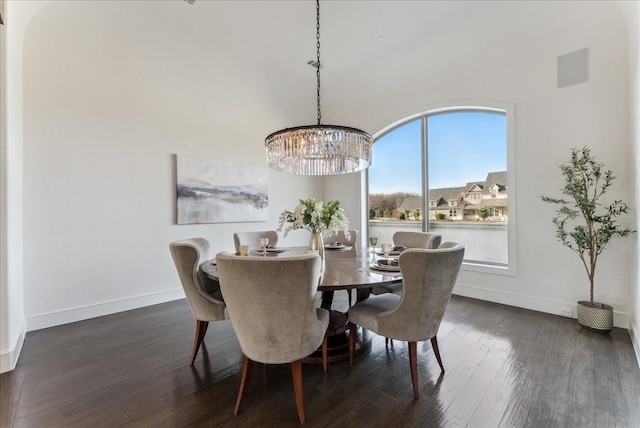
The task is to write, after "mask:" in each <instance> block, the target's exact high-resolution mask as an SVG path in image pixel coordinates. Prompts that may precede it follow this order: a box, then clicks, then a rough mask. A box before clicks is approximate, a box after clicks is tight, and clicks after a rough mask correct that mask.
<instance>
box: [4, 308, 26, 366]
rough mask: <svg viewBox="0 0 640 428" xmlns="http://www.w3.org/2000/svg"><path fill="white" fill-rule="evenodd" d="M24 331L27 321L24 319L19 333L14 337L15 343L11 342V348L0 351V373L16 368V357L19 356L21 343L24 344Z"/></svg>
mask: <svg viewBox="0 0 640 428" xmlns="http://www.w3.org/2000/svg"><path fill="white" fill-rule="evenodd" d="M26 333H27V323H26V320H25V322H24V323H23V324H22V329H21V331H20V334H19V335H18V338H17V339H16V343H15V344H13V346H12V348H11V349H9V350H6V351H5V350H3V351H2V352H1V353H0V373H5V372H8V371H11V370H13V369H15V368H16V364H18V358H19V357H20V352H21V351H22V345H23V344H24V337H25V335H26Z"/></svg>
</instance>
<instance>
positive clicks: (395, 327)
mask: <svg viewBox="0 0 640 428" xmlns="http://www.w3.org/2000/svg"><path fill="white" fill-rule="evenodd" d="M463 257H464V246H463V245H461V244H458V243H455V242H445V243H443V244H442V245H441V246H440V247H439V248H438V249H418V248H412V249H408V250H405V251H403V252H402V253H401V254H400V259H399V260H400V269H401V270H402V282H403V290H402V296H401V297H400V303H399V304H398V306H396V307H395V308H394V309H393V310H391V311H389V312H385V313H383V314H380V317H379V318H378V326H379V330H380V331H379V332H378V333H380V334H382V335H385V336H387V335H388V336H389V337H393V338H394V339H399V340H407V341H415V342H417V341H422V340H428V339H431V338H432V337H434V336H435V335H436V333H437V332H438V327H439V326H440V322H441V321H442V317H443V316H444V311H445V309H446V307H447V303H449V299H450V297H451V293H452V291H453V286H454V285H455V283H456V279H457V277H458V272H459V271H460V266H461V265H462V259H463Z"/></svg>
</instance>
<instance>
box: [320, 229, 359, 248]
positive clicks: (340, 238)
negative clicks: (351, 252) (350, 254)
mask: <svg viewBox="0 0 640 428" xmlns="http://www.w3.org/2000/svg"><path fill="white" fill-rule="evenodd" d="M349 235H351V238H350V239H347V237H346V236H345V235H344V230H339V231H338V232H336V233H334V234H332V235H327V236H326V237H325V238H324V243H325V244H330V243H331V242H342V243H343V244H344V245H348V246H350V247H355V245H356V243H357V242H358V231H357V230H356V229H349Z"/></svg>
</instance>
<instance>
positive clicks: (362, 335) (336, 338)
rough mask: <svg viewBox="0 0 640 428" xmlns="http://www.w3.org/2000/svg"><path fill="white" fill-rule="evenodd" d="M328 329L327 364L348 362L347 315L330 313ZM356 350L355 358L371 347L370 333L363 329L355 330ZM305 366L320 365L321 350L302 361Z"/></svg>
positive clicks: (335, 312) (336, 312)
mask: <svg viewBox="0 0 640 428" xmlns="http://www.w3.org/2000/svg"><path fill="white" fill-rule="evenodd" d="M330 315H331V317H330V321H329V328H328V329H327V335H328V338H327V363H329V364H331V363H337V362H340V361H349V326H348V319H347V315H346V314H344V313H342V312H338V311H334V310H332V311H330ZM356 334H357V337H356V349H355V356H356V357H357V356H358V355H360V354H362V353H363V352H364V351H366V350H367V349H369V348H370V347H371V333H369V331H368V330H365V329H364V328H361V327H358V328H357V329H356ZM302 362H303V363H305V364H322V349H318V350H317V351H315V352H314V353H313V354H311V355H309V356H308V357H306V358H304V359H303V360H302Z"/></svg>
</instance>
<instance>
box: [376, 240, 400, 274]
mask: <svg viewBox="0 0 640 428" xmlns="http://www.w3.org/2000/svg"><path fill="white" fill-rule="evenodd" d="M380 248H381V250H382V251H381V252H380V253H376V254H378V255H379V256H383V258H378V259H377V260H376V261H375V262H373V263H371V264H370V265H369V267H370V268H371V269H374V270H379V271H386V272H400V262H399V261H398V256H399V255H400V252H401V251H403V250H404V249H405V248H404V247H403V246H401V245H398V246H396V247H394V246H392V245H391V244H387V243H385V244H382V245H381V247H380ZM394 253H396V254H394Z"/></svg>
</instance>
